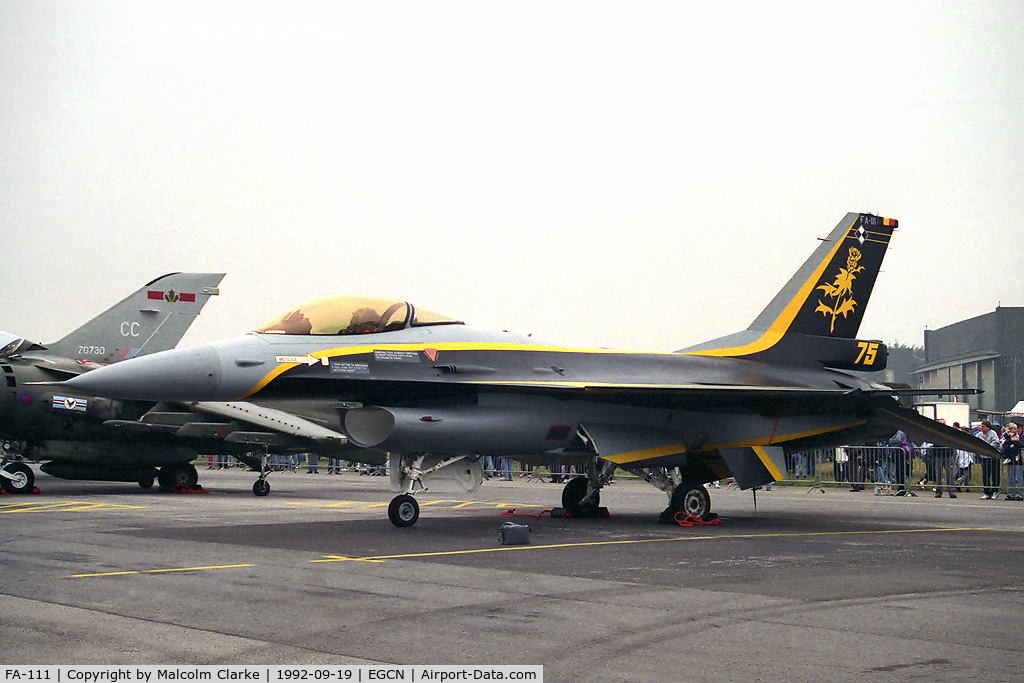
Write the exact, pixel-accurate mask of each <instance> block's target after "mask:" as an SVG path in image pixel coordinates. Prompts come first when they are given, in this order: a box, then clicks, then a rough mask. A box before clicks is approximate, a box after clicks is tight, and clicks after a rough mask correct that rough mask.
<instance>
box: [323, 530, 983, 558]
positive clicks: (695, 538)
mask: <svg viewBox="0 0 1024 683" xmlns="http://www.w3.org/2000/svg"><path fill="white" fill-rule="evenodd" d="M961 531H995V529H994V528H991V527H946V528H941V529H888V530H879V531H812V532H806V533H779V534H722V535H714V536H675V537H672V538H638V539H632V540H626V541H588V542H585V543H553V544H550V545H513V546H502V547H500V548H475V549H472V550H441V551H437V552H430V553H409V554H405V555H371V556H369V557H347V556H344V555H324V556H323V557H322V558H321V559H319V560H310V562H311V563H317V562H383V561H385V560H408V559H414V558H420V557H448V556H452V555H474V554H478V553H501V552H511V551H516V550H549V549H552V548H586V547H595V546H611V545H632V544H637V543H674V542H678V541H709V540H727V539H740V538H806V537H812V536H856V535H861V536H864V535H875V534H931V533H950V532H961Z"/></svg>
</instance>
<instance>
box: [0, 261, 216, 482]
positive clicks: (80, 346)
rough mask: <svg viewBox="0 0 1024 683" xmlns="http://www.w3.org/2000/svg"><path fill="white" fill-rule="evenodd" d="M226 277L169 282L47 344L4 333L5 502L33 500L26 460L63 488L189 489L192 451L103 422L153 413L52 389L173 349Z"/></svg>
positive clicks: (189, 276) (0, 358)
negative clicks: (129, 484) (92, 482)
mask: <svg viewBox="0 0 1024 683" xmlns="http://www.w3.org/2000/svg"><path fill="white" fill-rule="evenodd" d="M223 278H224V273H172V274H169V275H164V276H163V277H159V278H157V279H155V280H153V281H152V282H149V283H147V284H145V285H144V286H143V287H142V288H141V289H139V290H138V291H136V292H135V293H134V294H132V295H131V296H129V297H127V298H125V299H124V300H123V301H121V302H119V303H118V304H116V305H115V306H113V307H112V308H110V309H108V310H107V311H105V312H103V313H101V314H100V315H98V316H96V317H95V318H93V319H92V320H90V321H89V322H87V323H86V324H84V325H82V326H81V327H79V328H78V329H77V330H75V331H74V332H71V333H70V334H68V335H67V336H66V337H64V338H63V339H60V340H58V341H56V342H53V343H51V344H45V345H44V344H39V343H37V342H33V341H30V340H28V339H25V338H23V337H19V336H16V335H13V334H9V333H7V332H0V374H2V375H3V378H4V386H3V388H2V389H0V391H2V393H0V438H2V439H4V440H5V442H4V444H3V450H4V454H3V455H4V461H3V468H2V471H0V484H2V485H3V488H4V490H6V491H7V492H9V493H22V492H26V491H31V490H32V488H33V484H34V474H33V472H32V469H31V468H30V467H29V466H28V465H26V464H25V463H24V462H22V461H21V459H22V458H23V457H28V458H30V459H33V460H43V461H45V462H44V463H43V465H42V467H41V469H42V470H43V471H44V472H46V473H47V474H50V475H53V476H55V477H61V478H65V479H97V480H108V481H135V482H139V483H140V484H142V485H143V486H151V485H152V484H153V479H154V477H158V478H159V479H160V481H161V483H165V484H167V485H171V484H173V483H174V482H177V481H179V480H181V481H186V482H189V481H191V483H193V484H194V477H195V468H194V467H193V466H192V464H191V463H190V461H191V460H192V459H193V458H195V456H196V451H195V450H192V449H190V448H185V447H183V446H182V444H181V443H180V442H178V443H176V442H173V441H169V440H166V439H161V440H158V441H157V440H153V439H147V438H140V437H139V436H138V435H132V436H131V437H130V438H124V437H125V436H126V435H119V434H117V433H116V432H115V431H114V430H111V429H110V428H109V427H104V426H103V422H104V421H107V420H111V419H116V418H122V417H126V416H127V415H130V414H132V413H133V411H136V412H137V411H141V412H145V411H146V409H147V408H148V407H149V406H150V405H152V404H151V403H149V404H146V405H145V406H132V405H126V404H125V403H124V402H121V401H113V400H110V399H107V398H96V397H95V396H93V395H92V394H88V393H85V394H83V393H81V392H76V391H73V390H70V391H69V390H68V389H66V388H64V387H59V386H53V385H54V384H55V383H56V382H59V381H60V380H64V379H67V378H69V377H75V376H78V375H81V374H83V373H86V372H88V371H91V370H94V369H96V368H99V367H103V366H104V365H106V364H110V363H115V362H119V361H122V360H125V359H129V358H134V357H137V356H144V355H146V354H149V353H154V352H157V351H164V350H167V349H172V348H174V346H175V345H176V344H177V343H178V342H179V341H180V340H181V338H182V336H183V335H184V334H185V332H186V331H187V330H188V328H189V326H190V325H191V324H192V322H193V321H194V320H195V319H196V316H198V315H199V312H200V311H201V310H202V309H203V307H204V306H205V305H206V303H207V301H209V299H210V297H211V296H213V295H216V294H218V289H217V286H218V285H219V284H220V281H221V280H222V279H223Z"/></svg>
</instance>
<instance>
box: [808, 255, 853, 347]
mask: <svg viewBox="0 0 1024 683" xmlns="http://www.w3.org/2000/svg"><path fill="white" fill-rule="evenodd" d="M860 257H861V253H860V250H859V249H857V247H850V253H849V254H848V255H847V257H846V267H845V268H840V269H839V274H838V275H836V279H835V281H834V282H833V283H832V284H827V283H826V284H823V285H819V286H818V287H816V288H815V289H820V290H822V291H823V292H825V298H826V299H832V305H831V306H829V305H828V304H826V303H825V302H824V301H822V300H821V299H819V300H818V307H817V308H815V309H814V312H815V313H821V314H822V315H824V316H825V317H826V318H827V317H829V316H831V317H832V319H831V321H830V323H831V324H830V327H829V333H832V332H835V329H836V318H838V317H839V316H840V315H841V316H843V318H846V316H847V314H849V313H852V312H853V307H854V306H856V305H857V302H856V301H854V299H853V281H854V280H856V279H857V273H859V272H860V271H862V270H864V266H861V265H858V263H860Z"/></svg>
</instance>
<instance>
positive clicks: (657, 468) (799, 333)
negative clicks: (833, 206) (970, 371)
mask: <svg viewBox="0 0 1024 683" xmlns="http://www.w3.org/2000/svg"><path fill="white" fill-rule="evenodd" d="M895 228H896V221H895V220H892V219H888V218H881V217H878V216H874V215H870V214H856V213H850V214H847V215H846V216H845V217H844V218H843V220H842V221H840V223H839V224H838V225H837V226H836V227H835V229H834V230H833V231H832V232H831V233H830V234H829V235H828V237H827V238H825V239H824V240H823V241H822V242H821V244H820V245H819V246H818V248H817V250H816V251H815V252H814V253H813V254H812V256H811V257H810V258H809V259H808V260H807V261H806V263H804V265H803V266H802V267H801V268H800V269H799V270H798V271H797V273H796V274H795V275H794V276H793V278H792V279H791V280H790V281H789V283H788V284H787V285H786V286H785V287H784V288H783V289H782V291H781V292H779V294H778V295H777V296H776V297H775V298H774V299H773V300H772V302H771V303H770V304H769V305H768V307H767V308H766V309H765V310H764V311H763V312H762V313H761V315H759V316H758V317H757V319H756V320H755V321H754V322H753V324H752V325H751V326H750V327H749V328H748V329H747V330H745V331H743V332H740V333H737V334H734V335H731V336H728V337H725V338H722V339H717V340H714V341H711V342H707V343H705V344H701V345H699V346H695V347H693V348H689V349H684V350H682V351H678V352H675V353H630V352H624V351H610V350H591V349H578V348H565V347H560V346H551V345H545V344H541V343H538V342H537V341H536V340H535V339H532V338H526V337H522V336H518V335H515V334H510V333H508V332H496V331H490V330H484V329H480V328H476V327H471V326H469V325H466V324H464V323H462V322H460V321H458V320H455V319H452V318H449V317H447V316H443V315H439V314H436V313H434V312H432V311H427V310H424V309H421V308H418V307H415V306H413V305H411V304H409V303H406V302H404V301H395V300H389V299H377V298H368V297H352V296H344V297H324V298H320V299H314V300H312V301H309V302H306V303H304V304H301V305H299V306H297V307H295V308H293V309H290V310H288V311H286V312H284V313H283V314H281V315H279V316H277V317H275V318H273V319H271V320H270V321H269V322H267V323H265V324H263V325H261V326H260V327H258V328H257V329H256V330H255V331H254V332H251V333H249V334H247V335H245V336H243V337H238V338H233V339H226V340H222V341H218V342H213V343H210V344H203V345H199V346H195V347H191V348H187V349H180V350H175V351H168V352H164V353H158V354H154V355H152V356H148V357H146V358H139V359H135V360H131V361H128V362H125V363H120V364H118V365H114V366H110V367H108V368H103V369H101V370H98V371H96V372H92V373H89V374H88V375H84V376H82V377H79V378H75V379H73V380H71V381H69V382H68V383H67V384H68V385H69V386H72V387H76V388H81V389H84V390H86V391H90V392H95V393H97V394H102V395H107V396H113V397H121V398H132V399H147V398H148V399H154V400H156V399H160V400H179V401H220V400H231V399H238V398H249V399H251V400H258V401H259V402H260V403H261V404H264V405H270V404H271V403H272V402H274V401H279V400H295V399H306V400H315V401H320V402H321V404H322V405H324V406H329V407H331V408H332V409H333V410H335V411H337V415H338V428H339V429H340V430H341V431H342V432H343V433H344V434H345V435H346V436H347V437H348V439H349V441H350V442H351V443H352V444H355V445H358V446H362V447H365V448H371V449H376V450H379V451H385V452H387V453H389V454H390V458H391V476H392V484H393V486H394V489H395V490H396V492H399V493H400V495H398V496H397V497H395V498H394V500H392V502H391V506H390V507H389V517H390V518H391V521H392V522H393V523H395V524H396V525H398V526H409V525H411V524H414V523H415V522H416V520H417V518H418V517H419V506H418V504H417V502H416V499H415V498H414V497H413V495H411V494H414V493H415V492H416V491H417V490H420V489H422V488H423V487H424V486H430V487H432V488H433V487H435V486H436V484H437V483H444V484H445V485H446V486H457V487H462V488H464V489H465V490H473V489H475V487H477V486H479V484H480V480H481V466H480V463H479V456H481V455H494V456H511V457H514V458H516V459H518V460H521V461H523V462H527V463H533V464H538V465H556V464H567V463H568V464H585V465H586V467H587V471H588V475H587V476H585V477H578V478H576V479H573V480H571V481H569V483H568V484H567V485H566V486H565V488H564V489H563V492H562V504H563V507H565V508H566V509H567V510H569V512H570V513H571V514H573V515H584V514H587V513H588V512H590V511H593V510H595V509H596V508H597V506H598V502H599V491H600V489H601V487H602V486H603V485H604V484H605V483H607V481H608V480H609V477H610V476H611V474H612V472H613V471H614V469H615V468H616V467H620V468H623V469H626V470H629V471H632V472H635V473H637V474H639V475H641V476H643V477H644V478H645V479H646V480H647V481H649V482H651V483H652V484H654V485H655V486H657V487H659V488H661V489H662V490H664V491H665V492H666V493H667V494H668V498H669V507H668V509H667V512H668V513H669V514H674V513H676V512H679V511H681V512H685V513H687V514H689V515H691V516H693V517H705V516H707V515H708V513H709V512H710V508H711V500H710V496H709V494H708V492H707V490H706V489H705V487H704V486H703V484H704V483H706V482H709V481H713V480H718V479H723V478H726V477H730V476H731V477H735V479H736V482H737V483H738V485H739V486H740V487H741V488H751V487H755V486H759V485H762V484H766V483H768V482H771V481H773V480H777V479H781V478H782V476H783V473H784V472H785V456H786V454H787V453H790V452H794V451H800V450H804V449H809V448H817V447H826V446H831V445H841V444H855V443H868V442H874V441H877V440H879V439H881V438H888V437H890V436H892V434H893V433H894V432H895V431H896V430H897V429H902V430H904V431H905V432H906V433H907V434H908V435H910V437H911V438H916V439H921V440H925V439H926V440H928V441H931V442H932V443H936V444H940V445H947V446H953V447H957V448H965V449H968V450H972V451H974V452H977V453H982V454H986V455H995V452H994V451H993V450H992V449H991V448H989V447H987V446H986V445H985V444H984V443H982V442H981V441H980V440H979V439H976V438H974V437H972V436H969V435H965V434H963V433H961V432H959V431H956V430H954V429H952V428H948V427H945V426H944V425H941V424H938V423H936V422H933V421H931V420H928V419H926V418H924V417H921V416H920V415H918V414H917V413H916V412H914V411H912V410H908V409H905V408H902V407H901V406H900V405H899V403H898V401H897V399H896V397H897V396H898V394H899V393H901V392H900V390H898V389H894V388H893V387H890V386H888V385H886V384H883V383H879V382H874V381H870V380H866V379H862V378H860V377H858V376H856V375H854V374H851V373H850V372H847V371H848V370H867V371H871V370H881V369H883V368H884V367H885V362H886V353H887V352H886V348H885V345H884V344H883V343H882V342H880V341H877V340H871V339H858V338H857V332H858V329H859V327H860V322H861V319H862V317H863V315H864V309H865V306H866V304H867V301H868V297H869V296H870V294H871V290H872V288H873V286H874V283H875V278H876V277H877V275H878V272H879V269H880V267H881V264H882V259H883V257H884V255H885V252H886V248H887V247H888V244H889V240H890V238H891V237H892V234H893V230H894V229H895Z"/></svg>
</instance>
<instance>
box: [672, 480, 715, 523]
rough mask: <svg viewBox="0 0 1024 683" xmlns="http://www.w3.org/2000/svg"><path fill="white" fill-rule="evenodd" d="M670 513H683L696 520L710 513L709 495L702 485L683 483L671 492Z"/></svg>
mask: <svg viewBox="0 0 1024 683" xmlns="http://www.w3.org/2000/svg"><path fill="white" fill-rule="evenodd" d="M671 508H672V512H673V513H676V512H685V513H686V514H687V515H689V516H690V517H694V518H696V519H706V518H707V516H708V515H709V514H710V513H711V494H709V493H708V491H707V489H706V488H704V486H703V485H702V484H697V483H695V482H683V483H682V484H680V485H679V486H677V487H676V488H675V490H674V491H672V504H671Z"/></svg>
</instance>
